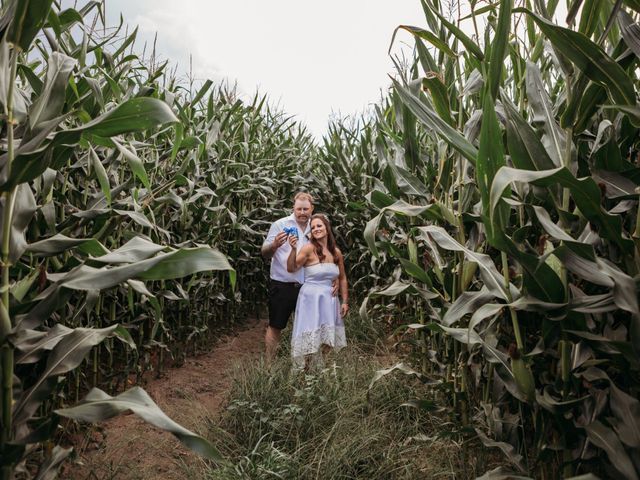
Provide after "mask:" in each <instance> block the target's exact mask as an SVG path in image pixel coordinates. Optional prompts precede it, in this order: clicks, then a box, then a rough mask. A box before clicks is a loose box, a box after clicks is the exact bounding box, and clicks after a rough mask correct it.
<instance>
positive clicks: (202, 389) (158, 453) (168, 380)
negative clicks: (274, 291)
mask: <svg viewBox="0 0 640 480" xmlns="http://www.w3.org/2000/svg"><path fill="white" fill-rule="evenodd" d="M264 329H265V322H256V321H251V322H249V324H248V326H247V328H246V329H245V330H243V331H241V332H239V333H238V334H236V335H235V336H229V337H227V338H225V339H222V340H221V341H220V342H218V344H217V345H216V347H215V348H214V350H213V351H212V352H210V353H207V354H204V355H201V356H198V357H194V358H189V359H187V361H186V362H185V364H184V365H183V366H182V367H179V368H172V369H170V370H168V371H167V373H166V375H164V376H163V377H162V378H159V379H152V380H150V381H148V383H147V384H146V385H144V388H145V389H146V390H147V392H149V394H150V395H151V397H152V398H153V400H154V401H155V402H156V403H157V404H158V405H159V406H160V408H162V410H164V412H165V413H167V414H168V415H169V416H170V417H171V418H173V419H174V420H176V421H177V422H178V423H180V424H182V425H183V426H185V427H187V428H189V429H191V430H192V431H195V432H198V433H203V432H204V429H205V422H204V421H203V420H204V419H205V418H206V417H207V416H209V417H210V416H211V414H212V413H214V414H215V413H216V412H219V411H220V408H221V406H222V404H223V401H224V399H225V395H226V393H227V391H228V388H229V385H230V381H231V378H230V373H231V367H232V365H233V364H234V363H236V362H238V361H242V360H243V359H247V358H251V357H256V356H258V355H260V353H261V352H262V350H263V336H264ZM81 443H82V444H81V445H76V446H75V447H76V451H77V453H78V457H79V458H78V459H77V461H76V462H77V463H76V465H74V466H71V468H70V469H69V470H68V471H66V472H63V473H62V475H61V477H62V478H69V479H73V480H85V479H86V480H89V479H93V480H97V479H99V480H107V479H124V480H134V479H135V480H142V479H167V480H174V479H175V480H178V479H182V478H184V470H182V469H181V467H180V465H181V463H187V462H189V463H190V462H200V461H201V460H200V458H199V457H198V456H197V455H196V454H193V453H192V452H190V451H189V450H187V449H186V448H185V447H183V446H182V444H180V442H178V440H177V439H176V438H175V437H174V436H173V435H171V434H169V433H166V432H163V431H161V430H158V429H156V428H154V427H150V426H149V425H147V424H146V423H145V422H143V421H142V420H140V419H139V418H138V417H136V416H134V415H124V416H120V417H116V418H114V419H112V420H110V421H108V422H105V423H104V424H102V425H101V426H99V427H97V428H96V430H95V431H94V432H93V433H92V434H91V435H87V436H86V437H85V438H84V439H83V441H82V442H81Z"/></svg>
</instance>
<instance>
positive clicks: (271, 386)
mask: <svg viewBox="0 0 640 480" xmlns="http://www.w3.org/2000/svg"><path fill="white" fill-rule="evenodd" d="M383 359H384V360H383ZM381 361H383V362H384V363H382V362H381ZM389 361H390V360H389V356H385V357H380V356H372V355H371V354H370V353H365V352H362V351H361V350H359V349H358V348H356V347H353V346H352V347H348V348H346V349H344V350H343V351H341V352H339V353H335V354H332V355H330V356H329V357H328V359H327V362H326V367H325V368H324V369H323V370H321V371H317V372H314V373H312V374H309V373H307V374H305V373H303V372H297V371H295V370H293V369H291V366H290V361H289V359H288V358H286V357H281V358H279V359H278V360H277V362H276V363H274V364H273V365H272V367H271V369H267V368H266V367H265V366H264V364H263V363H262V362H261V361H255V362H250V363H245V364H242V365H237V366H236V369H235V371H234V374H233V385H232V388H231V390H230V392H229V396H228V399H229V400H228V403H227V406H226V409H225V411H224V412H223V414H222V415H221V416H219V417H211V418H208V419H207V420H205V422H207V423H208V425H207V429H208V437H209V438H210V439H211V440H212V441H213V442H214V443H215V445H216V447H217V448H219V449H220V451H221V452H223V454H224V455H225V456H226V457H227V458H228V459H229V460H230V464H229V465H228V466H222V467H215V466H210V467H206V468H205V467H194V466H191V467H188V468H187V467H185V475H186V476H187V477H189V478H208V479H217V480H227V479H277V478H283V479H329V478H335V479H352V478H353V479H357V478H362V479H413V478H435V477H436V476H437V478H466V477H473V476H474V472H473V465H465V464H464V461H463V458H464V455H463V449H462V447H461V446H460V445H459V444H457V443H456V442H454V441H453V440H449V439H443V438H439V437H438V435H436V432H441V433H442V432H443V431H445V430H446V429H447V428H448V424H447V423H446V421H445V418H438V417H436V416H434V415H431V414H429V413H428V412H426V411H420V410H417V409H415V408H412V407H407V406H403V405H402V404H403V403H405V402H406V401H408V400H411V399H415V398H423V397H424V396H425V395H428V392H427V391H426V389H425V387H424V386H423V385H422V384H421V383H420V382H418V381H417V380H416V381H407V378H406V377H402V378H401V377H399V376H394V375H387V376H386V377H384V378H383V379H381V380H380V381H378V382H376V383H375V385H373V387H372V388H371V389H369V385H370V383H371V379H372V377H373V376H374V374H375V372H376V370H378V369H380V368H384V367H388V366H389V364H388V362H389ZM461 474H462V476H460V475H461Z"/></svg>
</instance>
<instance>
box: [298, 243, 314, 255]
mask: <svg viewBox="0 0 640 480" xmlns="http://www.w3.org/2000/svg"><path fill="white" fill-rule="evenodd" d="M313 251H314V248H313V244H311V243H307V244H306V245H304V246H303V247H302V248H301V249H300V252H299V253H311V252H313Z"/></svg>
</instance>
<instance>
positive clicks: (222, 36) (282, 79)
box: [79, 0, 425, 136]
mask: <svg viewBox="0 0 640 480" xmlns="http://www.w3.org/2000/svg"><path fill="white" fill-rule="evenodd" d="M82 3H84V2H79V4H82ZM106 9H107V16H108V18H109V21H110V23H115V24H117V19H118V15H119V13H120V12H122V14H123V17H124V19H125V21H126V22H127V23H129V25H131V26H135V25H138V26H139V27H140V30H139V36H138V38H139V41H138V48H139V51H141V49H142V46H143V44H144V41H145V40H147V41H148V42H149V43H151V42H152V39H153V37H154V35H155V33H156V32H157V33H158V41H157V50H158V52H159V54H160V55H161V56H162V57H164V58H168V59H170V60H171V62H172V63H173V62H177V63H178V64H179V67H180V68H179V71H182V72H186V71H187V70H188V62H189V55H190V54H191V55H192V57H193V73H194V76H195V77H196V78H199V79H202V80H204V79H206V78H211V79H213V80H220V79H223V78H228V79H230V80H231V81H235V80H237V82H238V86H239V88H240V90H241V91H242V92H243V93H245V94H246V95H247V96H250V95H252V94H253V93H254V92H255V91H256V88H257V89H259V91H260V92H261V93H267V94H268V95H269V98H270V99H271V102H272V103H277V104H278V105H279V106H280V107H281V109H283V110H284V111H286V112H287V113H289V114H293V115H296V117H297V118H298V119H300V120H301V121H303V122H305V123H306V124H307V125H308V127H309V129H310V130H311V132H313V133H314V134H316V135H317V136H320V135H321V134H322V133H324V132H325V130H326V126H327V121H328V119H329V117H330V115H331V113H332V112H334V113H337V112H340V113H341V114H342V115H354V114H356V113H358V112H361V111H362V110H363V109H364V108H366V107H367V106H368V105H370V104H372V103H375V102H376V101H377V100H378V99H379V98H380V89H384V88H386V87H387V86H388V84H389V78H388V74H390V73H392V72H393V71H394V67H393V64H392V62H391V60H390V58H389V56H388V55H387V50H388V47H389V43H390V40H391V36H392V34H393V30H394V29H395V27H397V26H398V25H400V24H409V25H417V26H424V25H425V21H424V14H423V12H422V7H421V5H420V1H419V0H324V1H310V0H270V1H266V0H178V1H176V0H107V1H106ZM403 42H404V43H405V44H412V41H411V38H410V36H409V34H407V33H404V32H403V33H401V34H399V35H398V38H397V40H396V43H398V47H399V48H401V46H402V43H403ZM405 50H406V52H407V55H409V56H410V49H409V48H408V47H405Z"/></svg>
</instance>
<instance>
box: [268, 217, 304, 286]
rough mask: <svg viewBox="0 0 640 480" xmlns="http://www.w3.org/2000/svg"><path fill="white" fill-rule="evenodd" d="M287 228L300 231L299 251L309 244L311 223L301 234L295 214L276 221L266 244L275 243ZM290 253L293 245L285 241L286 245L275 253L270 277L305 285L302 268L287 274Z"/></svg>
mask: <svg viewBox="0 0 640 480" xmlns="http://www.w3.org/2000/svg"><path fill="white" fill-rule="evenodd" d="M285 227H294V228H295V229H296V230H298V251H299V250H300V249H301V248H302V247H303V246H305V245H306V244H307V243H309V238H308V234H309V232H310V226H309V223H307V227H306V228H305V230H304V232H301V231H300V227H298V223H297V222H296V218H295V217H294V215H293V214H291V215H289V216H288V217H284V218H281V219H279V220H276V221H275V222H273V223H272V224H271V228H270V229H269V233H268V234H267V238H266V240H265V243H268V244H271V243H273V242H274V241H275V239H276V235H278V233H280V232H282V231H284V229H285ZM290 252H291V245H289V242H288V241H285V242H284V244H282V245H281V246H280V248H278V249H277V250H276V251H275V253H274V254H273V257H272V258H271V273H270V276H271V278H272V279H273V280H278V281H279V282H298V283H304V270H303V269H302V268H300V269H298V270H297V271H295V272H293V273H289V272H287V258H288V257H289V253H290Z"/></svg>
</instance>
